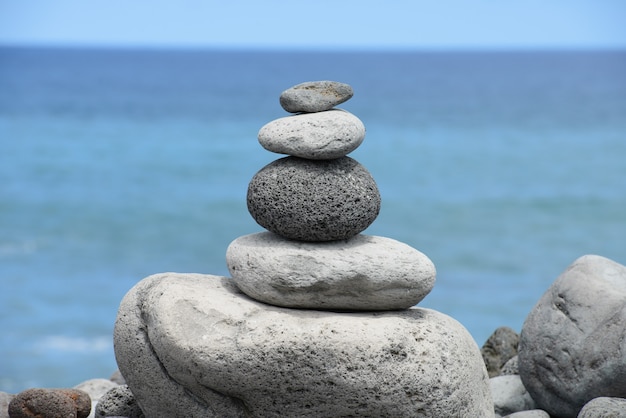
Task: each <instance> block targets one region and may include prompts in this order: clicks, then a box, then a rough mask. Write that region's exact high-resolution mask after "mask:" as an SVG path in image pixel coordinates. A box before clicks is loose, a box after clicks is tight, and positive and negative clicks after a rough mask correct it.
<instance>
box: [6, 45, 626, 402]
mask: <svg viewBox="0 0 626 418" xmlns="http://www.w3.org/2000/svg"><path fill="white" fill-rule="evenodd" d="M325 79H327V80H337V81H341V82H345V83H348V84H350V85H352V87H353V88H354V91H355V95H354V97H353V98H352V99H351V100H349V101H348V102H346V103H344V104H342V105H340V107H341V108H343V109H346V110H348V111H350V112H352V113H354V114H355V115H356V116H358V117H359V118H360V119H361V120H362V121H363V123H364V124H365V126H366V129H367V135H366V138H365V141H364V142H363V144H362V145H361V147H360V148H358V149H357V150H356V151H354V152H353V153H352V154H351V156H352V157H353V158H355V159H357V160H358V161H360V162H361V163H362V164H363V165H364V166H365V167H366V168H367V169H368V170H369V171H370V172H371V174H372V175H373V177H374V179H375V180H376V181H377V183H378V186H379V189H380V191H381V195H382V208H381V212H380V215H379V217H378V218H377V219H376V221H375V222H374V223H373V224H372V225H371V226H370V227H369V228H368V229H367V230H366V231H365V233H367V234H372V235H382V236H386V237H390V238H394V239H396V240H399V241H403V242H405V243H407V244H409V245H411V246H413V247H415V248H417V249H419V250H420V251H422V252H424V253H425V254H426V255H428V256H429V257H430V258H431V260H433V262H434V263H435V265H436V267H437V271H438V276H437V282H436V284H435V288H434V289H433V291H432V292H431V293H430V294H429V295H428V296H427V297H426V298H425V299H424V301H423V302H422V303H421V304H420V305H421V306H425V307H428V308H432V309H436V310H439V311H441V312H444V313H446V314H448V315H450V316H452V317H454V318H456V319H457V320H458V321H459V322H461V323H462V324H463V325H464V326H465V327H466V328H467V329H468V330H469V332H470V333H471V334H472V336H473V337H474V339H475V340H476V343H477V344H478V345H479V346H481V345H482V344H483V343H484V341H485V340H486V339H487V338H488V337H489V335H490V334H491V333H492V332H493V330H495V329H496V328H497V327H499V326H509V327H511V328H513V329H515V330H516V331H518V332H519V331H520V330H521V327H522V324H523V321H524V319H525V317H526V315H527V314H528V312H529V311H530V310H531V309H532V307H533V305H534V304H535V303H536V302H537V300H538V299H539V297H540V296H541V295H542V294H543V293H544V291H545V290H546V289H547V288H548V286H550V284H551V283H552V282H553V281H554V280H555V279H556V277H558V275H559V274H560V273H561V272H562V271H563V270H565V269H566V268H567V266H568V265H569V264H571V263H572V262H573V261H574V260H576V259H577V258H578V257H580V256H582V255H585V254H598V255H603V256H605V257H608V258H611V259H613V260H615V261H617V262H620V263H622V264H626V51H621V52H620V51H613V52H611V51H595V52H594V51H587V52H575V51H569V52H566V51H564V52H545V51H544V52H366V51H355V52H340V51H335V52H323V51H311V52H289V51H243V50H238V51H223V50H206V51H202V50H179V51H175V50H170V51H164V50H107V49H99V50H86V49H85V50H81V49H37V48H7V47H5V48H0V287H1V290H0V332H1V337H0V390H1V391H7V392H13V393H15V392H18V391H20V390H23V389H26V388H28V387H64V386H74V385H76V384H78V383H80V382H82V381H84V380H87V379H90V378H95V377H105V378H107V377H109V376H110V375H111V373H112V372H113V371H114V370H115V369H116V363H115V358H114V354H113V347H112V332H113V325H114V321H115V316H116V312H117V308H118V305H119V302H120V301H121V299H122V297H123V296H124V294H125V293H126V292H127V291H128V290H129V289H130V288H131V287H132V286H133V285H134V284H135V283H137V282H138V281H140V280H141V279H142V278H144V277H146V276H148V275H151V274H153V273H159V272H165V271H176V272H199V273H211V274H217V275H228V270H227V267H226V263H225V251H226V248H227V246H228V244H229V243H230V242H231V241H232V240H234V239H235V238H237V237H238V236H241V235H245V234H250V233H254V232H259V231H261V230H262V229H261V227H260V226H258V225H257V224H256V223H255V222H254V220H253V219H252V218H251V216H250V215H249V214H248V212H247V209H246V203H245V196H246V190H247V185H248V182H249V181H250V179H251V178H252V176H253V175H254V174H255V173H256V172H257V171H258V170H259V169H261V168H262V167H263V166H264V165H266V164H267V163H269V162H271V161H273V160H274V159H277V158H279V157H280V156H279V155H277V154H272V153H270V152H268V151H265V150H264V149H263V148H262V147H261V146H260V145H259V144H258V142H257V139H256V135H257V132H258V130H259V129H260V128H261V127H262V126H263V125H264V124H266V123H268V122H270V121H271V120H273V119H276V118H279V117H283V116H287V113H286V112H285V111H283V110H282V108H281V107H280V105H279V102H278V97H279V95H280V93H281V92H282V91H283V90H285V89H286V88H288V87H291V86H292V85H294V84H297V83H300V82H303V81H309V80H325Z"/></svg>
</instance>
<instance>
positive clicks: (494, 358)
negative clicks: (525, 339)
mask: <svg viewBox="0 0 626 418" xmlns="http://www.w3.org/2000/svg"><path fill="white" fill-rule="evenodd" d="M518 345H519V335H518V334H517V332H515V331H513V330H512V329H511V328H509V327H500V328H498V329H496V330H495V331H494V332H493V334H491V336H489V338H488V339H487V341H485V344H483V346H482V348H481V349H480V353H481V354H482V356H483V359H484V360H485V366H487V372H488V373H489V377H494V376H498V375H499V374H500V371H501V369H502V367H503V366H504V364H505V363H506V362H507V361H509V360H510V359H511V358H513V357H515V356H516V355H517V346H518Z"/></svg>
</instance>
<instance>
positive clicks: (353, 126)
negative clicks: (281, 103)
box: [258, 109, 365, 160]
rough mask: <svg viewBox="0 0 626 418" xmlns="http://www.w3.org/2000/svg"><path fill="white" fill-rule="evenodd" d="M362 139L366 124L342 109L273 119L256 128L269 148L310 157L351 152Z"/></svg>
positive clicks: (320, 158)
mask: <svg viewBox="0 0 626 418" xmlns="http://www.w3.org/2000/svg"><path fill="white" fill-rule="evenodd" d="M364 138H365V126H364V125H363V122H361V121H360V120H359V118H357V117H356V116H354V115H353V114H352V113H350V112H347V111H345V110H341V109H333V110H328V111H325V112H317V113H302V114H299V115H293V116H287V117H284V118H280V119H275V120H273V121H271V122H269V123H268V124H266V125H265V126H263V127H262V128H261V129H260V130H259V134H258V139H259V143H260V144H261V145H262V146H263V148H265V149H266V150H268V151H271V152H276V153H279V154H288V155H293V156H295V157H302V158H310V159H313V160H324V159H326V160H330V159H334V158H339V157H343V156H344V155H347V154H348V153H350V152H352V151H354V150H355V149H356V148H357V147H358V146H359V145H361V143H362V142H363V139H364Z"/></svg>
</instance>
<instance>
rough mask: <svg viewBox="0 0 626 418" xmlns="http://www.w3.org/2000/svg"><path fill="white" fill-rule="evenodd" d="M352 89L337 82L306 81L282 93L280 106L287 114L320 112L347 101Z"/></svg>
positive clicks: (352, 93)
mask: <svg viewBox="0 0 626 418" xmlns="http://www.w3.org/2000/svg"><path fill="white" fill-rule="evenodd" d="M353 95H354V91H353V90H352V87H350V85H348V84H344V83H340V82H338V81H307V82H305V83H300V84H297V85H295V86H293V87H290V88H288V89H287V90H285V91H283V92H282V93H281V95H280V99H279V101H280V105H281V106H282V108H283V109H285V110H286V111H287V112H291V113H297V112H321V111H324V110H329V109H332V108H333V107H335V106H337V105H338V104H341V103H343V102H345V101H347V100H349V99H350V98H351V97H352V96H353Z"/></svg>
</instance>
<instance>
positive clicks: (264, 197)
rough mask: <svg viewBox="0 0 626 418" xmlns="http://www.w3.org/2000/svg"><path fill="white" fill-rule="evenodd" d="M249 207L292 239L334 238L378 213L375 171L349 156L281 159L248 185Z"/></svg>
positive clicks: (355, 229) (353, 231)
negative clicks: (329, 158) (322, 158)
mask: <svg viewBox="0 0 626 418" xmlns="http://www.w3.org/2000/svg"><path fill="white" fill-rule="evenodd" d="M247 203H248V211H249V212H250V215H252V217H253V218H254V220H255V221H256V222H257V223H258V224H259V225H261V226H262V227H263V228H265V229H268V230H270V231H272V232H274V233H276V234H278V235H281V236H283V237H286V238H289V239H295V240H301V241H333V240H340V239H348V238H351V237H353V236H355V235H356V234H358V233H360V232H362V231H363V230H364V229H365V228H367V227H368V226H369V225H370V224H371V223H372V222H374V220H375V219H376V217H377V216H378V212H379V211H380V193H379V191H378V186H377V185H376V182H375V181H374V179H373V178H372V176H371V174H370V173H369V172H368V171H367V170H366V169H365V167H363V166H362V165H361V164H359V163H358V162H357V161H355V160H353V159H352V158H350V157H341V158H337V159H334V160H317V161H314V160H307V159H304V158H297V157H285V158H281V159H278V160H276V161H274V162H272V163H270V164H268V165H266V166H265V167H263V168H262V169H261V170H260V171H259V172H258V173H256V174H255V175H254V177H253V178H252V180H251V181H250V184H249V185H248V195H247Z"/></svg>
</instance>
